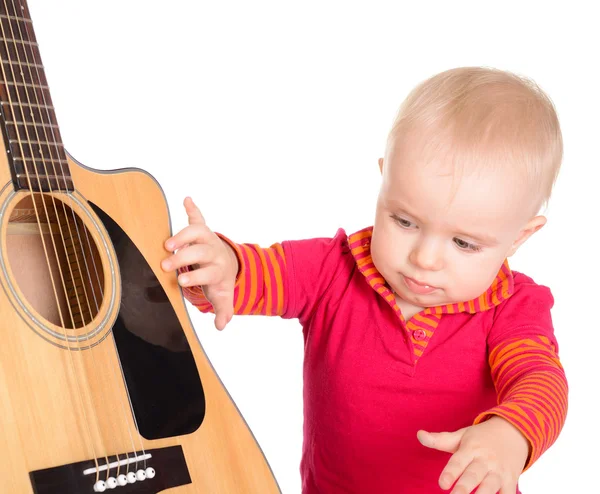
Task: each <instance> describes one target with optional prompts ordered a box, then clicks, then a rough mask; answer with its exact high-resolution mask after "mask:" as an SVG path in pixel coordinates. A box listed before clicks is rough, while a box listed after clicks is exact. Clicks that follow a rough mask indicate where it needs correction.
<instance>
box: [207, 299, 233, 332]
mask: <svg viewBox="0 0 600 494" xmlns="http://www.w3.org/2000/svg"><path fill="white" fill-rule="evenodd" d="M213 298H214V300H211V304H212V305H213V308H214V310H215V328H217V329H218V330H219V331H221V330H223V329H225V326H227V323H229V321H231V318H232V317H233V290H230V291H227V292H223V293H222V294H219V295H218V296H216V297H213Z"/></svg>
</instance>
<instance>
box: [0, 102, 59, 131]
mask: <svg viewBox="0 0 600 494" xmlns="http://www.w3.org/2000/svg"><path fill="white" fill-rule="evenodd" d="M1 103H2V105H3V108H4V111H3V114H4V116H5V118H9V119H11V120H20V121H23V122H27V123H28V124H31V125H33V124H41V123H45V124H52V125H58V122H57V121H56V115H55V113H54V110H53V109H47V108H30V107H29V106H27V105H25V106H22V107H20V106H19V105H18V104H16V105H10V104H9V103H5V102H1ZM7 128H8V126H7Z"/></svg>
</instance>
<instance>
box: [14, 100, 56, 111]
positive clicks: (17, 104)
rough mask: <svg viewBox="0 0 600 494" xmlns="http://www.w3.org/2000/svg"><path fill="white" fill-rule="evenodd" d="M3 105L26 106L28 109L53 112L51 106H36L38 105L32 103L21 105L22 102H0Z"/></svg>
mask: <svg viewBox="0 0 600 494" xmlns="http://www.w3.org/2000/svg"><path fill="white" fill-rule="evenodd" d="M2 104H3V105H10V106H17V107H19V106H27V107H28V108H44V109H46V110H54V107H53V106H51V105H38V104H34V103H23V102H18V101H17V102H9V101H3V102H2Z"/></svg>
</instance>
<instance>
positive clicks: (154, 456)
mask: <svg viewBox="0 0 600 494" xmlns="http://www.w3.org/2000/svg"><path fill="white" fill-rule="evenodd" d="M102 460H103V462H102V463H100V461H99V460H98V466H96V462H95V461H94V460H85V461H80V462H77V463H71V464H69V465H62V466H59V467H53V468H46V469H44V470H36V471H34V472H30V474H29V476H30V479H31V484H32V486H33V491H34V492H35V493H36V494H56V493H57V492H60V493H61V494H84V493H93V492H105V491H107V492H111V491H112V492H114V493H115V494H156V493H158V492H161V491H164V490H166V489H171V488H173V487H179V486H181V485H186V484H191V483H192V479H191V477H190V473H189V471H188V467H187V464H186V462H185V457H184V455H183V449H182V448H181V446H170V447H168V448H158V449H151V450H150V449H149V450H146V451H137V452H132V453H123V454H121V455H119V456H118V457H117V456H116V455H111V456H109V457H108V463H107V462H106V458H102ZM96 474H99V479H100V480H99V481H98V482H97V481H96Z"/></svg>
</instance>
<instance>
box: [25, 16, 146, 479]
mask: <svg viewBox="0 0 600 494" xmlns="http://www.w3.org/2000/svg"><path fill="white" fill-rule="evenodd" d="M25 25H26V26H27V27H26V28H27V29H28V30H29V28H30V24H29V23H25ZM31 29H32V30H33V27H31ZM28 34H29V35H30V38H31V39H33V38H34V36H32V33H29V32H28ZM32 53H33V52H32ZM40 61H41V60H40ZM34 64H35V60H34ZM35 70H36V75H37V79H38V82H41V77H40V71H39V68H38V66H37V64H35ZM29 71H30V75H31V66H30V68H29ZM42 99H43V101H44V104H45V106H46V114H47V116H48V121H49V122H50V110H49V109H48V106H49V105H46V103H47V102H46V95H45V93H44V92H43V91H42ZM50 131H51V133H52V139H53V142H54V144H55V147H56V148H57V155H58V154H59V152H58V144H57V140H56V136H55V135H54V128H53V127H50ZM44 132H45V130H44ZM65 158H66V156H65ZM61 165H62V163H61ZM66 165H67V167H68V163H66ZM54 173H55V175H57V176H58V175H60V176H62V178H63V181H64V184H65V190H66V193H67V195H68V197H69V200H70V201H71V204H72V196H71V194H70V192H69V190H68V187H67V180H66V176H65V175H64V174H63V173H62V166H61V173H60V174H57V173H56V168H55V167H54ZM63 209H64V203H63ZM71 214H72V217H73V223H74V225H75V228H76V230H77V238H78V240H79V244H80V246H81V249H82V251H83V252H84V254H85V246H84V245H83V242H82V241H81V235H80V233H79V226H78V223H77V221H76V219H75V213H74V209H73V208H71ZM65 215H66V212H65ZM83 231H84V234H85V238H86V242H87V245H88V250H89V253H90V258H91V260H92V264H93V267H94V272H95V274H96V281H97V286H98V287H99V289H100V296H101V299H103V298H104V291H103V288H102V284H101V283H100V275H99V274H98V269H97V266H96V260H95V257H94V255H93V253H92V247H91V243H90V238H89V232H88V229H87V228H85V227H84V228H83ZM69 233H70V231H69ZM83 260H84V263H85V267H86V271H87V274H88V276H89V266H88V264H87V256H86V255H84V256H83ZM90 278H91V276H90ZM90 285H91V287H92V294H93V297H94V303H95V306H96V313H98V312H99V305H98V299H97V297H96V292H95V290H94V288H93V285H92V284H91V283H90ZM84 287H85V285H84ZM88 305H89V304H88ZM110 333H111V334H110V339H111V340H112V343H113V347H114V351H115V355H116V358H117V362H118V364H119V368H120V370H121V379H120V382H122V384H123V385H124V388H125V392H126V394H127V399H128V402H129V407H130V411H131V415H132V417H133V421H134V426H135V428H136V429H138V430H139V428H138V424H137V417H136V415H135V412H134V410H133V404H132V402H131V396H130V392H129V387H128V385H127V381H126V379H125V375H124V372H123V367H122V363H121V358H120V355H119V351H118V348H117V344H116V340H115V336H114V333H113V331H112V329H111V330H110ZM87 340H89V333H88V337H87ZM90 350H92V349H90ZM92 354H93V352H92ZM94 366H96V365H95V361H94ZM109 367H110V368H111V371H112V377H113V382H119V379H118V378H117V375H116V372H115V369H114V367H113V366H112V365H111V366H109ZM118 395H119V404H120V407H121V413H122V415H123V417H124V420H125V424H126V425H127V432H128V435H129V440H130V442H131V446H132V453H133V454H134V455H135V470H137V465H138V459H137V458H138V455H137V453H136V451H135V441H134V440H133V435H132V433H131V426H130V423H129V420H128V419H127V417H128V415H127V413H126V411H125V405H124V402H123V397H122V396H121V394H120V393H118ZM138 439H139V443H140V448H141V450H142V455H143V456H144V457H145V456H146V450H145V446H144V444H143V441H142V438H141V435H139V438H138ZM125 456H126V457H127V460H129V454H128V452H125ZM119 459H120V458H119V455H118V454H117V460H119ZM143 461H144V469H146V467H147V460H146V458H144V460H143ZM129 467H130V463H129V461H128V462H127V470H126V472H127V473H129ZM119 471H120V465H118V467H117V474H116V475H117V476H118V475H119ZM107 477H108V476H107Z"/></svg>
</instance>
